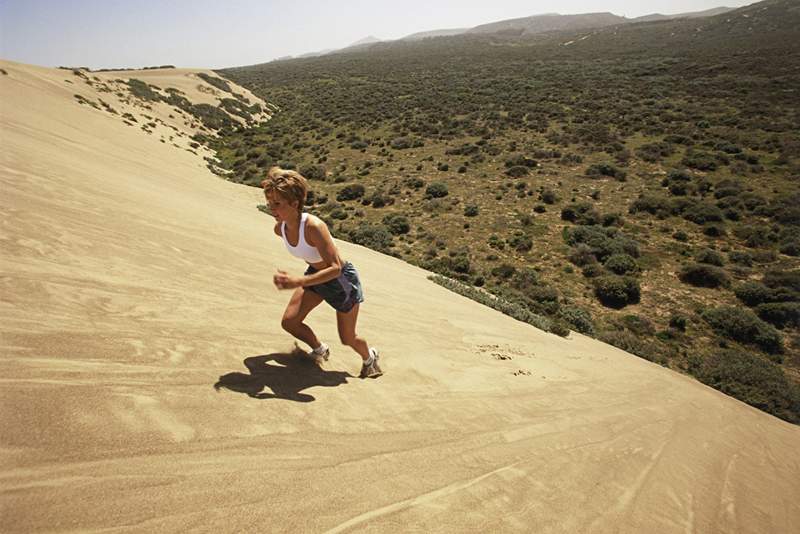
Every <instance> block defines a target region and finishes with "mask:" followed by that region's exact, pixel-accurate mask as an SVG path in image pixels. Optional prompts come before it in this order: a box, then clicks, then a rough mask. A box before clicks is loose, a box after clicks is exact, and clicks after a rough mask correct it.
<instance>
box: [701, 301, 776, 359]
mask: <svg viewBox="0 0 800 534" xmlns="http://www.w3.org/2000/svg"><path fill="white" fill-rule="evenodd" d="M701 316H702V317H703V319H705V321H706V322H707V323H708V324H709V325H710V326H711V328H712V329H713V330H714V331H715V332H716V333H717V334H719V335H721V336H723V337H726V338H728V339H732V340H734V341H738V342H739V343H744V344H750V345H755V346H757V347H758V348H760V349H761V350H763V351H764V352H768V353H770V354H780V353H782V352H783V340H782V339H781V335H780V334H779V333H778V331H777V330H775V328H774V327H773V326H771V325H769V324H767V323H765V322H764V321H762V320H761V319H759V318H758V317H757V316H756V314H754V313H753V312H752V311H750V310H748V309H743V308H737V307H735V306H720V307H718V308H710V309H707V310H705V311H703V312H702V313H701Z"/></svg>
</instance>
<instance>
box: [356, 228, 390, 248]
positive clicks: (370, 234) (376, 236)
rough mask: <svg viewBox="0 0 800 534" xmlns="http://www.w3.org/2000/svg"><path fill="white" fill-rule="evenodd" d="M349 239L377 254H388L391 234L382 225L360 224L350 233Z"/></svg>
mask: <svg viewBox="0 0 800 534" xmlns="http://www.w3.org/2000/svg"><path fill="white" fill-rule="evenodd" d="M350 239H351V240H352V241H353V243H355V244H357V245H362V246H365V247H367V248H371V249H372V250H377V251H378V252H384V253H386V252H389V249H390V248H391V246H392V243H393V241H392V234H391V233H390V232H389V230H388V229H387V228H386V227H385V226H382V225H372V224H367V223H362V224H360V225H358V226H357V227H356V228H355V229H353V230H352V231H351V232H350Z"/></svg>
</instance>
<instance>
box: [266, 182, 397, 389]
mask: <svg viewBox="0 0 800 534" xmlns="http://www.w3.org/2000/svg"><path fill="white" fill-rule="evenodd" d="M261 187H263V188H264V195H265V196H266V198H267V204H268V205H269V209H270V212H271V213H272V216H273V217H275V219H276V221H277V222H276V223H275V234H276V235H278V236H281V237H282V238H283V243H284V244H285V245H286V249H287V250H288V251H289V254H291V255H292V256H295V257H297V258H300V259H302V260H304V261H305V262H306V263H307V264H308V268H307V269H306V272H305V273H304V274H303V276H291V275H289V274H287V273H286V272H284V271H281V270H278V272H277V273H276V274H275V276H274V277H273V283H274V284H275V286H276V287H277V288H278V289H293V290H294V292H293V293H292V298H291V299H290V300H289V304H288V306H286V311H284V313H283V319H282V320H281V326H282V327H283V329H284V330H286V331H287V332H289V333H290V334H292V335H293V336H294V337H296V338H297V339H299V340H301V341H303V342H305V343H307V344H308V345H309V346H310V347H311V349H312V353H313V354H314V355H315V356H319V357H322V358H323V359H325V360H327V359H328V356H329V355H330V349H329V347H328V346H327V345H326V344H324V343H322V342H321V341H320V340H319V338H317V335H316V334H315V333H314V331H313V330H312V329H311V328H310V327H309V326H308V325H307V324H306V323H304V322H303V321H304V320H305V318H306V316H307V315H308V314H309V312H311V310H313V309H314V308H316V307H317V306H318V305H319V304H320V303H321V302H322V301H323V300H324V301H325V302H327V303H328V304H330V305H331V306H332V307H333V308H334V309H335V310H336V326H337V327H338V329H339V339H340V340H341V342H342V343H343V344H344V345H347V346H348V347H351V348H352V349H353V350H354V351H356V352H357V353H358V354H359V356H361V360H362V365H361V373H360V374H359V377H360V378H377V377H379V376H381V375H382V374H383V371H381V368H380V366H379V365H378V351H377V349H375V348H373V347H369V346H368V345H367V342H366V341H365V340H364V338H362V337H359V335H358V334H356V321H357V320H358V308H359V305H360V304H361V303H362V302H364V296H363V291H362V289H361V282H360V281H359V279H358V273H357V272H356V269H355V267H353V264H352V263H350V262H349V261H348V262H345V261H343V260H342V258H341V256H340V255H339V250H338V249H337V248H336V245H335V244H334V243H333V238H332V237H331V233H330V231H329V230H328V225H326V224H325V222H324V221H322V220H321V219H320V218H318V217H315V216H314V215H309V214H308V213H305V212H303V207H304V205H305V201H306V196H307V194H308V182H306V179H305V178H303V176H302V175H300V173H298V172H295V171H291V170H286V169H281V168H280V167H272V168H271V169H270V170H269V171H268V172H267V178H266V179H265V180H264V181H262V182H261ZM293 243H294V244H293Z"/></svg>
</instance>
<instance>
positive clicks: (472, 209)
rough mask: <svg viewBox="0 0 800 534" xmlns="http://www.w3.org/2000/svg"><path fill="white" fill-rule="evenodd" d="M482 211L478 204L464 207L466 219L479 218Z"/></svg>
mask: <svg viewBox="0 0 800 534" xmlns="http://www.w3.org/2000/svg"><path fill="white" fill-rule="evenodd" d="M478 213H480V210H479V209H478V206H477V205H476V204H467V205H466V206H465V207H464V216H465V217H477V216H478Z"/></svg>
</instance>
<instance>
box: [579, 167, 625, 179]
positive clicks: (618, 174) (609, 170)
mask: <svg viewBox="0 0 800 534" xmlns="http://www.w3.org/2000/svg"><path fill="white" fill-rule="evenodd" d="M586 176H590V177H592V178H597V177H600V176H609V177H611V178H616V179H617V180H619V181H620V182H624V181H625V178H626V176H627V175H626V173H625V171H623V170H622V169H619V168H617V167H616V166H615V165H612V164H610V163H597V164H594V165H590V166H589V168H588V169H586Z"/></svg>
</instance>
